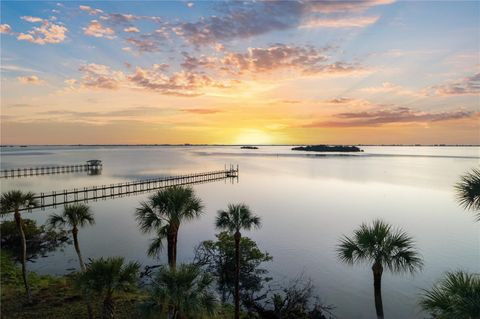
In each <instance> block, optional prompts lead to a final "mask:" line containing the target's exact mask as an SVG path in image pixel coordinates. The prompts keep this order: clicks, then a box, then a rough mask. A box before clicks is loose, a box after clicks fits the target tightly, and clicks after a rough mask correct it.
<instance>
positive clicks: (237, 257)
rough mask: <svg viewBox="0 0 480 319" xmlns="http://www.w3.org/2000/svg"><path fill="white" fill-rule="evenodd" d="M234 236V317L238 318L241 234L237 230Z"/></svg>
mask: <svg viewBox="0 0 480 319" xmlns="http://www.w3.org/2000/svg"><path fill="white" fill-rule="evenodd" d="M234 237H235V319H239V318H240V239H241V238H242V234H240V232H239V231H237V232H236V233H235V235H234Z"/></svg>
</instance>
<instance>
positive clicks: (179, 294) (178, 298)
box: [145, 264, 217, 318]
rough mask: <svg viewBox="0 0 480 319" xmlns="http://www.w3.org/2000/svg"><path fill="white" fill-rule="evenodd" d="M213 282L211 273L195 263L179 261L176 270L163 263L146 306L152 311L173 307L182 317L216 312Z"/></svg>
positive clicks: (200, 315) (209, 314) (210, 314)
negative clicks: (205, 271) (180, 263)
mask: <svg viewBox="0 0 480 319" xmlns="http://www.w3.org/2000/svg"><path fill="white" fill-rule="evenodd" d="M212 283H213V279H212V278H211V277H210V276H209V275H208V274H205V273H204V272H203V271H202V270H201V269H200V268H198V267H196V266H194V265H191V264H182V265H179V266H178V267H177V268H176V270H171V269H169V268H167V267H162V268H160V269H159V270H158V272H157V274H156V276H155V279H154V281H153V289H152V290H151V291H150V300H149V301H147V303H146V304H145V306H147V307H148V309H149V312H150V313H152V312H155V311H156V312H160V311H162V310H165V309H166V308H168V307H172V308H174V309H175V310H176V311H177V312H178V313H179V314H180V315H182V317H187V318H193V317H195V318H197V317H199V318H201V317H202V316H203V315H208V316H212V315H214V314H215V310H216V307H217V300H216V298H215V294H214V293H213V290H212V287H211V285H212ZM161 305H163V307H161ZM157 317H158V314H157Z"/></svg>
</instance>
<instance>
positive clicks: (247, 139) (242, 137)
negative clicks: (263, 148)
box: [234, 129, 275, 144]
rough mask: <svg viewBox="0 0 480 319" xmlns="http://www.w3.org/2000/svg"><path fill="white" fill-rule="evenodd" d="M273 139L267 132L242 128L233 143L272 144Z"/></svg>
mask: <svg viewBox="0 0 480 319" xmlns="http://www.w3.org/2000/svg"><path fill="white" fill-rule="evenodd" d="M274 142H275V141H274V140H273V137H272V136H270V135H269V134H267V133H265V132H263V131H261V130H257V129H246V130H243V131H242V132H241V133H240V134H239V135H238V136H237V137H236V139H235V141H234V144H273V143H274Z"/></svg>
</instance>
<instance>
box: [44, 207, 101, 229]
mask: <svg viewBox="0 0 480 319" xmlns="http://www.w3.org/2000/svg"><path fill="white" fill-rule="evenodd" d="M94 224H95V218H94V217H93V213H92V212H91V211H90V207H88V206H87V205H85V204H73V205H67V206H65V208H64V210H63V213H62V214H61V215H59V214H52V215H50V217H49V218H48V220H47V225H49V226H50V228H59V227H60V228H64V227H66V226H68V227H70V228H74V227H85V226H87V225H94Z"/></svg>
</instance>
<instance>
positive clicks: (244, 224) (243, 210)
mask: <svg viewBox="0 0 480 319" xmlns="http://www.w3.org/2000/svg"><path fill="white" fill-rule="evenodd" d="M215 225H216V227H217V228H218V229H221V230H227V231H229V232H236V231H240V230H242V229H245V230H251V229H253V228H260V227H261V219H260V217H258V216H254V215H253V213H252V211H251V210H250V208H249V207H248V206H247V205H245V204H228V208H227V210H220V211H218V212H217V217H216V220H215Z"/></svg>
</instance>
